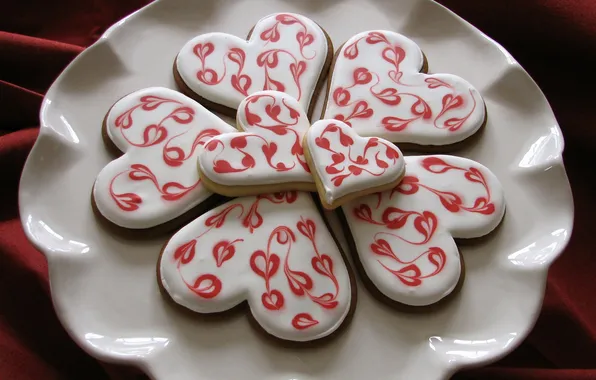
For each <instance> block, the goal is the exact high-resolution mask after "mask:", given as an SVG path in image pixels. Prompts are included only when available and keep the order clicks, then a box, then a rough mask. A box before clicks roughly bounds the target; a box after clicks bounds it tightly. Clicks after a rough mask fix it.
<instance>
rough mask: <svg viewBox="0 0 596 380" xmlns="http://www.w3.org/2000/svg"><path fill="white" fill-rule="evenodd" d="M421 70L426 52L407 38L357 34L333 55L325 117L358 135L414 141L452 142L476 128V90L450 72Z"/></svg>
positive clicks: (480, 114)
mask: <svg viewBox="0 0 596 380" xmlns="http://www.w3.org/2000/svg"><path fill="white" fill-rule="evenodd" d="M425 70H426V61H425V57H424V55H423V53H422V51H421V50H420V48H419V47H418V45H416V43H414V42H413V41H412V40H410V39H409V38H407V37H405V36H403V35H401V34H398V33H394V32H389V31H382V30H378V31H369V32H363V33H359V34H357V35H355V36H353V37H352V38H350V39H349V40H348V41H347V42H346V43H345V44H344V45H343V46H342V47H341V49H340V50H339V52H338V54H337V58H336V61H335V66H334V67H333V73H332V77H331V83H330V91H329V99H328V102H327V105H326V110H325V113H324V117H325V118H326V119H331V118H334V119H337V120H341V121H344V122H346V123H347V124H349V125H351V126H352V127H353V128H354V130H355V131H356V132H357V133H358V134H359V135H361V136H377V137H382V138H385V139H387V140H389V141H392V142H395V143H406V144H414V145H416V146H441V145H451V144H454V143H457V142H460V141H462V140H465V139H467V138H468V137H470V136H472V135H473V134H474V133H476V132H477V131H478V130H479V129H480V128H481V126H483V125H484V123H485V121H486V111H485V106H484V102H483V100H482V98H481V96H480V94H479V93H478V91H477V90H476V89H474V87H473V86H472V85H471V84H470V83H468V82H466V81H465V80H464V79H462V78H460V77H457V76H455V75H450V74H432V75H427V74H425V73H421V72H420V71H425Z"/></svg>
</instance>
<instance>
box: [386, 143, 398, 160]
mask: <svg viewBox="0 0 596 380" xmlns="http://www.w3.org/2000/svg"><path fill="white" fill-rule="evenodd" d="M385 155H386V156H387V158H389V159H390V160H396V159H398V158H399V151H398V150H397V149H395V148H394V147H392V146H387V150H385Z"/></svg>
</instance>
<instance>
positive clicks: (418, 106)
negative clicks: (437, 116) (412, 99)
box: [410, 98, 433, 119]
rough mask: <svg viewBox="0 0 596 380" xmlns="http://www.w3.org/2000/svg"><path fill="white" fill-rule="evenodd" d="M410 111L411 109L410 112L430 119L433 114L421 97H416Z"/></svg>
mask: <svg viewBox="0 0 596 380" xmlns="http://www.w3.org/2000/svg"><path fill="white" fill-rule="evenodd" d="M410 111H412V114H414V115H416V116H422V118H423V119H430V118H431V117H432V116H433V113H432V111H431V110H430V106H429V105H428V103H426V102H425V101H424V99H422V98H420V99H418V100H417V101H416V103H414V104H412V107H411V108H410Z"/></svg>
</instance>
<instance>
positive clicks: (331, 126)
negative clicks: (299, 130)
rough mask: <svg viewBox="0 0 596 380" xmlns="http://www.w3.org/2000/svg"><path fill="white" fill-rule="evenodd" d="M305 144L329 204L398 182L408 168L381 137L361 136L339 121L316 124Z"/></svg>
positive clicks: (397, 151)
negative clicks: (350, 195) (349, 195)
mask: <svg viewBox="0 0 596 380" xmlns="http://www.w3.org/2000/svg"><path fill="white" fill-rule="evenodd" d="M305 141H306V143H307V144H308V151H309V153H310V157H311V161H312V163H313V164H314V166H315V169H316V173H317V176H318V177H319V179H320V180H321V183H322V184H323V186H324V190H325V194H324V196H323V199H324V201H325V203H327V204H328V205H331V204H332V203H333V202H334V201H336V200H338V199H339V198H341V197H343V196H346V195H348V194H352V193H356V192H361V191H365V190H367V189H371V188H376V187H379V186H383V185H387V184H389V183H392V182H395V181H397V180H398V179H399V178H400V177H401V176H403V174H404V171H405V168H406V164H405V161H404V158H403V155H402V154H401V152H400V150H399V149H398V148H397V147H396V146H395V145H393V144H392V143H390V142H389V141H387V140H385V139H381V138H378V137H360V136H358V134H357V133H356V132H354V130H353V129H352V128H350V127H349V126H348V125H347V124H345V123H343V122H341V121H338V120H319V121H317V122H316V123H314V124H313V125H312V127H311V128H310V129H309V130H308V132H307V133H306V138H305Z"/></svg>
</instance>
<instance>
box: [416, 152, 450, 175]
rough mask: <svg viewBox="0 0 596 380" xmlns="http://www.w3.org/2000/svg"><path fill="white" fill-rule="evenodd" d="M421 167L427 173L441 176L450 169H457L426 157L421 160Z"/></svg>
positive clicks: (436, 159)
mask: <svg viewBox="0 0 596 380" xmlns="http://www.w3.org/2000/svg"><path fill="white" fill-rule="evenodd" d="M422 167H423V168H424V169H426V170H427V171H429V172H431V173H435V174H442V173H445V172H448V171H449V170H451V169H458V168H457V167H455V166H453V165H450V164H448V163H446V162H445V161H443V160H442V159H440V158H438V157H433V156H431V157H427V158H425V159H424V160H422Z"/></svg>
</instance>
